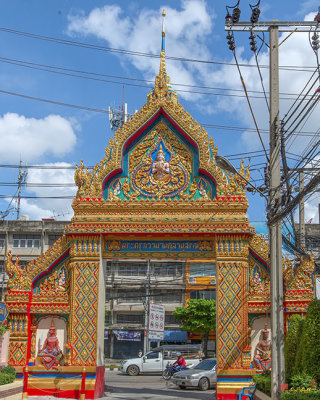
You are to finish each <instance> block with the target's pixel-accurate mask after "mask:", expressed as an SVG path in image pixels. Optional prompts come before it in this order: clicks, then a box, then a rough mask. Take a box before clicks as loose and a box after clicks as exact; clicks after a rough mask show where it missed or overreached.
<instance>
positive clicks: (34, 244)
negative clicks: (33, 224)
mask: <svg viewBox="0 0 320 400" xmlns="http://www.w3.org/2000/svg"><path fill="white" fill-rule="evenodd" d="M40 239H41V236H40V235H23V234H22V235H13V247H20V248H24V247H25V248H39V247H40Z"/></svg>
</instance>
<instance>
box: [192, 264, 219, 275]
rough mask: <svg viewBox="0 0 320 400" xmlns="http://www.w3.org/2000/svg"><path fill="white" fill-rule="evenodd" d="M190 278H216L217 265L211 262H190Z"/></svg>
mask: <svg viewBox="0 0 320 400" xmlns="http://www.w3.org/2000/svg"><path fill="white" fill-rule="evenodd" d="M189 267H190V269H189V271H190V276H216V273H217V265H216V263H211V262H190V263H189Z"/></svg>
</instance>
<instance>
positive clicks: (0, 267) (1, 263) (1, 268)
mask: <svg viewBox="0 0 320 400" xmlns="http://www.w3.org/2000/svg"><path fill="white" fill-rule="evenodd" d="M3 273H4V261H0V274H3Z"/></svg>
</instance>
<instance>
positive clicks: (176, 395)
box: [29, 371, 216, 400]
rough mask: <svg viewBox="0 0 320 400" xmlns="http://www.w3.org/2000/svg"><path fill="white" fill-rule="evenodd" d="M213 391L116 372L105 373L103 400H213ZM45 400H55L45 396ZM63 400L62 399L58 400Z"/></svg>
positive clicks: (157, 377) (34, 398)
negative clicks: (185, 387) (180, 386)
mask: <svg viewBox="0 0 320 400" xmlns="http://www.w3.org/2000/svg"><path fill="white" fill-rule="evenodd" d="M215 398H216V396H215V391H214V390H208V391H206V392H201V391H199V390H195V389H185V390H181V389H179V388H178V387H177V386H174V385H173V384H172V383H171V381H169V382H167V381H165V380H164V379H163V378H162V377H161V376H160V375H138V376H128V375H123V374H122V373H121V372H118V371H108V372H106V392H105V397H103V400H111V399H122V400H124V399H126V400H182V399H187V400H215ZM29 399H30V400H44V397H38V396H29ZM45 399H46V400H57V398H56V397H52V396H46V397H45ZM60 400H63V399H60Z"/></svg>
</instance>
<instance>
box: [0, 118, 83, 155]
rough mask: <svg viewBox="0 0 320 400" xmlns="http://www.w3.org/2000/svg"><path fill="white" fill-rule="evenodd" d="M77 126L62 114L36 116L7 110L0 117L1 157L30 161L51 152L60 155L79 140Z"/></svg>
mask: <svg viewBox="0 0 320 400" xmlns="http://www.w3.org/2000/svg"><path fill="white" fill-rule="evenodd" d="M74 126H75V124H74V122H72V121H69V120H67V119H65V118H63V117H61V116H60V115H53V114H51V115H48V116H47V117H45V118H42V119H36V118H27V117H25V116H23V115H19V114H15V113H6V114H4V115H3V116H2V117H0V140H1V143H2V146H1V147H0V159H1V161H2V162H4V161H9V162H13V161H15V162H16V161H18V160H19V159H22V160H23V161H24V162H28V161H31V160H32V161H34V160H37V159H41V157H43V156H46V157H48V156H49V155H53V156H56V157H61V156H63V155H64V154H66V153H68V152H70V151H71V150H72V149H73V147H74V146H75V144H76V135H75V132H74Z"/></svg>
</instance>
